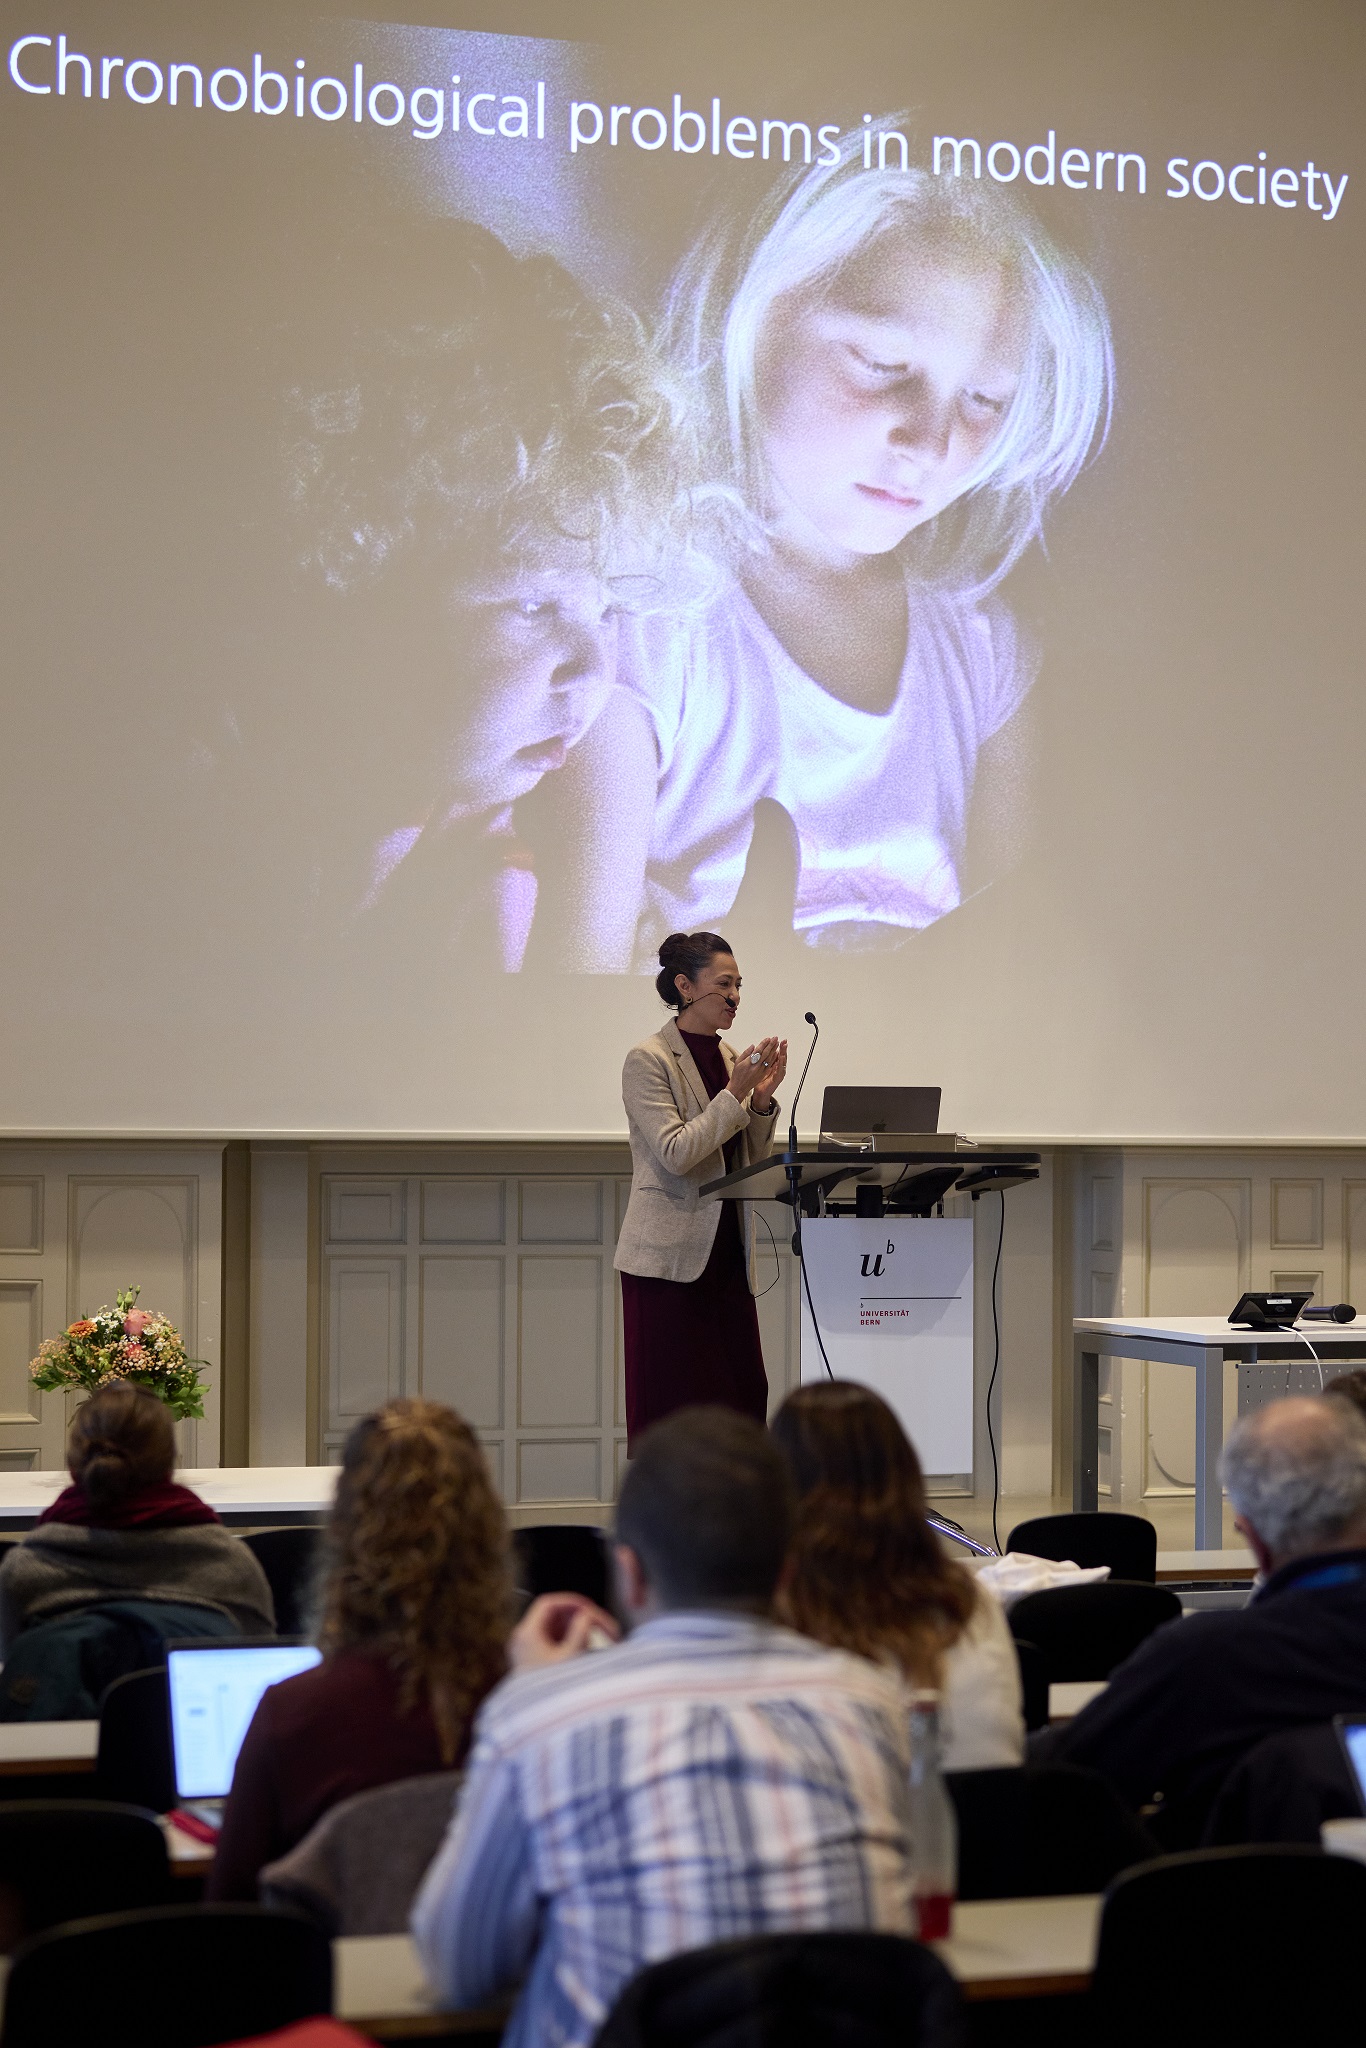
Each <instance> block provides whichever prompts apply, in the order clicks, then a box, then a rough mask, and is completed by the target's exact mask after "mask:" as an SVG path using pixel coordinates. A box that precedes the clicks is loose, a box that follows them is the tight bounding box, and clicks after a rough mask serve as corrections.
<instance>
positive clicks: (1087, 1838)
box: [944, 1764, 1160, 1899]
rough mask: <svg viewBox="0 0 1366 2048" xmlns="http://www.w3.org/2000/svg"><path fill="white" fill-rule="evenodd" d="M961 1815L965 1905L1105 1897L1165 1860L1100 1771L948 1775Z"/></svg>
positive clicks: (1035, 1769)
mask: <svg viewBox="0 0 1366 2048" xmlns="http://www.w3.org/2000/svg"><path fill="white" fill-rule="evenodd" d="M944 1782H945V1784H946V1785H947V1786H948V1788H949V1796H950V1797H951V1798H952V1800H953V1805H954V1811H955V1813H956V1814H957V1816H958V1896H959V1898H960V1899H1046V1898H1064V1897H1067V1896H1068V1895H1069V1894H1072V1893H1078V1892H1102V1891H1104V1889H1105V1887H1106V1885H1107V1884H1109V1883H1110V1881H1111V1879H1112V1878H1115V1877H1118V1875H1119V1873H1120V1871H1121V1870H1128V1869H1130V1868H1131V1866H1132V1865H1133V1864H1135V1863H1146V1862H1147V1861H1148V1860H1149V1859H1150V1858H1151V1857H1153V1856H1156V1855H1158V1854H1159V1853H1160V1851H1159V1848H1158V1844H1157V1843H1156V1842H1155V1841H1154V1840H1153V1838H1152V1836H1151V1835H1150V1834H1149V1833H1148V1830H1147V1829H1146V1828H1145V1827H1144V1825H1143V1823H1142V1821H1140V1820H1138V1819H1137V1818H1136V1817H1135V1816H1134V1815H1133V1814H1132V1813H1131V1812H1130V1811H1129V1809H1128V1807H1127V1806H1126V1805H1125V1804H1124V1801H1123V1800H1122V1799H1121V1798H1120V1796H1119V1794H1118V1792H1116V1791H1115V1789H1114V1787H1113V1785H1111V1784H1110V1783H1109V1782H1108V1780H1107V1779H1105V1778H1102V1777H1101V1776H1100V1774H1099V1772H1098V1771H1085V1770H1080V1769H1078V1768H1077V1767H1076V1766H1075V1765H1071V1764H1024V1765H1016V1766H1014V1767H1013V1768H1007V1769H1002V1770H991V1771H949V1772H946V1774H945V1780H944Z"/></svg>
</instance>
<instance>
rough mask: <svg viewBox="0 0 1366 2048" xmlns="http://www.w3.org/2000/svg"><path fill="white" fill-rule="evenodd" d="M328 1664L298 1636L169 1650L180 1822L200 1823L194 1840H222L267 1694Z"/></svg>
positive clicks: (209, 1641)
mask: <svg viewBox="0 0 1366 2048" xmlns="http://www.w3.org/2000/svg"><path fill="white" fill-rule="evenodd" d="M321 1661H322V1652H321V1651H320V1650H317V1649H315V1648H314V1646H313V1644H312V1643H306V1642H304V1641H302V1640H301V1638H299V1637H297V1636H296V1637H293V1638H290V1637H285V1638H281V1637H279V1636H269V1637H260V1638H257V1639H252V1638H248V1639H245V1640H244V1639H243V1638H242V1637H241V1636H237V1637H233V1638H229V1639H227V1640H224V1639H223V1638H222V1637H221V1636H220V1637H216V1638H213V1637H209V1638H203V1639H198V1640H192V1641H189V1642H179V1643H172V1644H170V1646H169V1648H168V1650H167V1653H166V1672H167V1679H168V1683H169V1690H170V1701H171V1746H172V1750H173V1752H174V1756H175V1786H176V1798H177V1799H178V1800H179V1802H180V1804H179V1807H178V1808H177V1818H185V1819H188V1820H189V1821H190V1822H192V1823H194V1824H195V1825H194V1826H193V1827H192V1829H191V1832H192V1833H195V1834H201V1832H202V1834H203V1835H204V1836H205V1837H208V1838H211V1837H212V1836H213V1835H216V1834H217V1832H218V1828H219V1826H220V1824H221V1821H222V1818H223V1802H224V1800H225V1799H226V1798H227V1796H228V1793H229V1791H230V1790H231V1787H232V1774H233V1767H234V1766H235V1764H236V1762H237V1752H238V1750H239V1749H240V1748H241V1747H242V1738H243V1737H244V1736H245V1734H246V1732H247V1729H248V1727H249V1726H250V1724H251V1717H252V1715H253V1714H254V1713H255V1712H256V1708H257V1705H258V1703H259V1701H260V1698H261V1695H262V1693H263V1692H264V1691H265V1690H266V1688H267V1686H271V1685H278V1684H279V1682H280V1680H281V1679H284V1678H293V1677H294V1676H295V1674H296V1673H297V1672H300V1671H310V1670H311V1669H312V1668H313V1666H314V1665H315V1664H318V1663H321Z"/></svg>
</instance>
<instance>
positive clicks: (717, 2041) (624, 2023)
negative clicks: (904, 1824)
mask: <svg viewBox="0 0 1366 2048" xmlns="http://www.w3.org/2000/svg"><path fill="white" fill-rule="evenodd" d="M961 2029H962V2008H961V2003H960V1999H959V1992H958V1987H957V1985H956V1984H955V1983H954V1980H953V1978H952V1977H951V1976H950V1975H949V1972H948V1971H947V1970H946V1969H945V1967H944V1965H943V1964H942V1963H941V1962H940V1960H939V1958H938V1956H936V1955H933V1954H932V1953H931V1951H930V1950H929V1949H927V1948H922V1947H921V1946H920V1944H919V1943H918V1942H914V1941H908V1940H907V1939H906V1938H905V1936H903V1935H900V1934H761V1935H755V1936H754V1937H753V1938H752V1939H750V1940H748V1941H726V1942H720V1943H718V1944H717V1945H716V1946H714V1947H712V1948H703V1949H693V1950H691V1951H689V1952H688V1953H687V1954H686V1955H679V1956H671V1957H670V1958H669V1960H668V1961H667V1962H663V1963H655V1964H653V1965H652V1966H651V1967H650V1968H649V1969H648V1970H642V1972H641V1973H640V1975H639V1976H638V1977H636V1978H635V1979H633V1981H632V1982H631V1983H630V1984H628V1985H627V1987H626V1989H625V1990H624V1991H623V1992H622V1994H621V1996H620V1998H619V1999H618V2000H617V2002H616V2004H615V2006H614V2007H613V2008H612V2011H611V2012H610V2013H609V2014H608V2016H607V2019H606V2021H605V2022H604V2023H603V2026H602V2028H601V2029H600V2031H599V2033H598V2035H597V2038H596V2040H595V2043H594V2048H740V2044H742V2043H750V2042H754V2043H756V2044H757V2043H760V2042H770V2041H772V2042H781V2043H783V2048H893V2044H895V2048H959V2043H960V2042H961V2039H962V2031H961Z"/></svg>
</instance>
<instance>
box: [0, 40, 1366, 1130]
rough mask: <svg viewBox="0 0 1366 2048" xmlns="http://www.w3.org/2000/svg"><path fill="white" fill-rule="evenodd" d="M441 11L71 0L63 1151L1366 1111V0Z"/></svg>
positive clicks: (46, 1048) (30, 643) (29, 847)
mask: <svg viewBox="0 0 1366 2048" xmlns="http://www.w3.org/2000/svg"><path fill="white" fill-rule="evenodd" d="M410 4H411V0H410ZM428 12H429V15H430V16H431V17H435V18H430V19H429V20H428V21H427V22H426V23H424V24H411V23H405V22H402V21H400V20H396V19H395V20H379V19H361V18H348V17H345V16H340V15H338V16H328V17H324V16H321V15H319V14H317V13H315V12H312V11H308V10H305V9H303V8H301V7H298V6H295V5H294V4H293V0H283V4H277V5H274V6H272V7H269V8H261V9H257V10H253V9H251V8H248V7H218V8H205V7H196V6H191V5H188V4H183V5H179V6H177V5H171V4H167V5H154V4H151V0H101V4H100V5H98V6H96V5H94V4H91V0H64V5H63V6H62V8H60V9H53V8H51V7H49V5H48V0H23V4H11V5H10V6H8V7H7V8H6V10H5V22H6V41H5V64H6V68H5V72H4V74H3V78H0V93H2V95H3V97H2V99H0V107H2V110H3V128H2V129H0V151H2V152H3V155H2V158H0V161H2V162H3V176H4V189H5V192H6V194H7V200H8V203H7V205H6V207H5V211H4V219H3V226H2V227H0V234H3V238H4V250H5V254H4V265H5V269H4V275H5V292H4V302H3V309H2V310H0V324H2V325H3V333H4V342H5V375H4V393H3V401H2V402H3V406H4V415H5V444H6V454H7V459H6V463H5V475H4V499H5V541H4V547H3V554H2V555H0V562H2V564H3V576H4V620H5V671H6V677H5V698H4V702H5V711H4V728H3V732H4V738H3V768H2V771H0V772H2V774H3V812H2V813H0V830H2V831H3V836H4V862H5V888H4V913H3V914H4V941H3V946H4V951H3V958H4V978H3V979H4V985H3V994H2V995H0V1012H2V1015H3V1026H2V1028H3V1053H2V1054H0V1058H2V1059H3V1072H4V1076H5V1086H4V1094H5V1101H4V1106H3V1117H2V1119H0V1121H2V1122H3V1128H4V1129H5V1130H6V1131H10V1132H16V1133H18V1132H26V1133H59V1132H67V1131H81V1132H96V1133H97V1132H101V1131H119V1132H147V1133H160V1132H186V1133H189V1132H196V1133H197V1132H212V1133H218V1134H232V1133H236V1132H246V1133H257V1134H264V1135H269V1134H272V1133H315V1134H319V1135H327V1134H361V1135H363V1134H367V1133H372V1134H385V1135H388V1134H395V1135H400V1134H414V1135H428V1134H430V1135H473V1134H508V1135H513V1134H533V1135H555V1134H570V1135H583V1134H593V1133H609V1132H618V1131H620V1130H621V1129H622V1128H623V1123H624V1119H623V1115H622V1111H621V1106H620V1098H619V1092H618V1084H619V1074H620V1065H621V1059H622V1056H623V1054H624V1052H625V1050H626V1048H627V1047H628V1046H629V1045H630V1044H632V1043H633V1042H635V1041H636V1040H638V1039H639V1038H641V1037H643V1036H645V1035H646V1034H647V1033H648V1032H650V1031H651V1030H653V1029H655V1028H657V1025H658V1022H659V1021H660V1018H661V1016H662V1014H663V1012H662V1010H661V1007H660V1004H659V1002H658V1000H657V998H656V996H655V993H654V990H653V988H652V985H651V976H652V973H653V971H654V967H655V955H656V952H657V948H658V945H659V942H660V940H661V938H662V937H663V936H664V935H665V934H667V933H668V932H670V931H674V930H697V929H705V930H711V931H717V932H719V933H721V934H722V935H723V936H724V937H725V938H727V939H728V940H729V942H730V943H731V945H732V947H733V948H734V950H735V952H736V954H737V956H738V958H739V961H740V965H741V969H742V971H743V973H744V976H745V987H746V1001H745V1005H744V1009H743V1012H742V1016H741V1019H740V1024H739V1027H738V1028H739V1032H740V1037H741V1040H742V1041H744V1040H745V1039H746V1037H747V1036H758V1035H759V1034H760V1033H762V1032H767V1031H777V1032H782V1033H785V1034H788V1035H790V1036H791V1037H792V1038H793V1040H794V1042H798V1041H800V1040H801V1039H802V1037H803V1033H804V1027H802V1025H801V1022H800V1020H801V1016H802V1013H803V1011H805V1010H806V1009H808V1008H811V1009H813V1010H814V1011H815V1012H816V1013H817V1014H818V1015H819V1017H820V1020H821V1026H822V1042H821V1053H820V1063H819V1065H818V1067H817V1070H816V1072H815V1074H814V1076H813V1080H814V1083H815V1084H816V1086H817V1087H818V1086H819V1085H820V1084H821V1083H822V1082H823V1081H835V1082H844V1083H861V1082H888V1083H889V1082H897V1083H939V1084H941V1085H942V1087H943V1090H944V1122H945V1124H946V1126H949V1127H952V1128H955V1129H958V1130H962V1131H970V1132H973V1133H975V1134H978V1135H982V1136H986V1135H1000V1136H1019V1137H1032V1138H1038V1139H1044V1140H1047V1139H1050V1138H1055V1139H1066V1138H1070V1137H1083V1138H1084V1137H1091V1138H1097V1137H1106V1136H1116V1137H1125V1138H1131V1139H1141V1138H1143V1137H1145V1136H1151V1137H1154V1138H1156V1137H1162V1138H1171V1137H1175V1138H1182V1137H1189V1138H1210V1139H1220V1138H1228V1139H1256V1138H1260V1137H1266V1138H1275V1137H1300V1138H1307V1139H1313V1138H1330V1139H1333V1138H1353V1137H1354V1138H1356V1139H1358V1140H1362V1139H1366V1069H1364V1068H1363V1062H1362V1061H1361V1059H1360V1057H1359V1054H1358V1044H1357V1028H1356V1027H1357V1020H1358V1018H1359V1017H1360V1015H1361V1013H1362V1006H1363V1005H1362V999H1363V994H1364V993H1366V991H1364V990H1363V970H1362V961H1361V956H1360V950H1359V902H1360V896H1361V871H1362V855H1361V845H1362V833H1361V827H1360V821H1359V804H1360V800H1361V792H1362V789H1363V786H1366V784H1364V781H1363V777H1364V775H1366V721H1364V719H1363V711H1362V703H1361V668H1362V662H1361V656H1360V653H1359V639H1360V627H1359V622H1358V619H1357V611H1358V603H1359V598H1360V587H1361V560H1362V538H1363V518H1362V512H1361V489H1360V481H1361V471H1362V462H1363V433H1362V419H1363V401H1362V396H1361V376H1360V356H1361V336H1362V333H1363V330H1364V328H1366V319H1364V315H1366V307H1364V306H1363V283H1364V282H1366V267H1364V266H1363V241H1362V226H1361V223H1362V221H1363V219H1366V212H1364V211H1363V206H1364V205H1366V185H1363V182H1362V176H1363V174H1362V173H1361V172H1360V168H1359V161H1358V148H1357V138H1358V137H1359V134H1360V113H1359V94H1360V79H1361V77H1362V65H1363V55H1364V54H1366V52H1364V51H1363V41H1364V40H1366V38H1364V36H1363V17H1362V13H1361V10H1360V8H1359V7H1358V6H1357V5H1356V4H1354V0H1295V4H1293V5H1291V4H1283V5H1281V4H1268V0H1205V4H1202V5H1200V6H1196V7H1192V6H1190V5H1188V4H1182V5H1177V4H1160V0H1159V4H1154V0H1148V4H1144V5H1142V6H1139V5H1136V4H1132V0H1130V4H1126V5H1118V4H1113V0H1100V4H1097V0H1058V4H1053V5H1042V4H1032V5H1031V4H1011V0H896V4H893V0H845V4H844V5H843V6H841V7H839V8H831V7H824V6H823V7H817V6H814V5H809V4H789V5H785V6H782V7H778V6H776V5H775V6H768V5H759V4H751V5H745V4H743V0H740V4H734V5H731V6H729V7H722V6H720V5H712V4H708V5H703V6H692V7H687V8H680V9H678V10H676V11H675V10H669V9H666V8H664V7H662V6H654V7H650V8H647V9H644V10H642V9H640V8H639V7H628V6H627V5H625V4H624V0H622V4H621V5H619V6H616V5H612V4H605V5H595V6H592V7H590V6H588V5H586V4H585V5H583V6H581V7H578V8H576V7H575V6H573V5H570V4H564V5H560V6H557V7H554V8H550V7H547V6H544V5H538V4H535V0H527V4H526V5H525V6H521V7H519V6H518V5H517V4H515V0H498V4H497V5H486V6H484V7H483V8H481V9H479V10H474V9H469V10H465V9H462V8H461V7H459V6H457V5H454V4H434V5H432V6H431V7H430V8H429V10H428ZM495 31H496V32H495ZM816 1100H818V1096H817V1095H815V1093H814V1091H813V1098H812V1107H813V1109H814V1104H815V1101H816ZM804 1121H806V1119H805V1118H804Z"/></svg>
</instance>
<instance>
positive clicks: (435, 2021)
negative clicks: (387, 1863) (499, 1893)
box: [332, 1895, 1100, 2038]
mask: <svg viewBox="0 0 1366 2048" xmlns="http://www.w3.org/2000/svg"><path fill="white" fill-rule="evenodd" d="M1099 1925H1100V1899H1099V1898H1098V1897H1094V1896H1090V1895H1088V1896H1085V1897H1078V1898H1065V1899H975V1900H973V1901H971V1902H970V1903H968V1904H966V1905H961V1904H960V1905H957V1906H955V1907H954V1911H953V1933H952V1934H951V1935H950V1936H949V1937H948V1939H947V1940H946V1941H936V1942H934V1943H933V1944H932V1946H933V1948H934V1950H935V1953H936V1954H937V1955H939V1956H941V1957H942V1958H943V1960H944V1962H945V1963H947V1965H948V1967H949V1968H950V1969H951V1970H952V1972H953V1974H954V1976H955V1977H956V1978H957V1979H958V1981H959V1983H960V1984H961V1986H962V1988H963V1996H964V1997H965V1998H967V1999H971V2000H977V1999H988V1998H1044V1997H1048V1996H1050V1995H1052V1994H1054V1993H1057V1992H1080V1991H1085V1989H1086V1987H1087V1985H1088V1984H1089V1983H1090V1981H1091V1971H1092V1969H1093V1967H1094V1965H1095V1957H1096V1936H1097V1930H1098V1928H1099ZM332 1957H333V1963H334V1965H335V1971H336V1976H335V1989H334V1992H333V2011H334V2013H335V2015H336V2017H337V2018H338V2019H339V2020H345V2021H346V2022H347V2023H348V2024H349V2025H350V2026H353V2027H355V2028H356V2029H357V2031H358V2032H360V2033H367V2032H368V2033H374V2034H383V2035H384V2036H385V2037H386V2038H392V2037H393V2036H394V2035H397V2034H424V2033H427V2034H434V2033H444V2032H452V2033H475V2032H479V2031H482V2030H483V2029H486V2028H493V2027H496V2026H499V2025H500V2024H501V2023H502V2020H503V2019H504V2018H505V2017H506V2014H507V2012H508V2010H509V2006H508V2004H502V2005H498V2006H490V2007H487V2008H485V2009H483V2010H482V2011H479V2012H469V2013H458V2014H455V2015H451V2014H449V2013H445V2014H443V2013H442V2012H441V2011H440V2009H439V2007H438V2006H437V2005H436V2002H435V2000H434V1998H433V1996H432V1993H431V1991H430V1990H429V1989H428V1987H427V1983H426V1980H425V1978H424V1977H423V1974H422V1966H421V1964H420V1963H419V1962H418V1959H417V1951H416V1949H415V1948H414V1946H413V1943H412V1941H411V1939H410V1938H409V1936H408V1935H406V1934H367V1935H352V1936H348V1937H344V1938H343V1939H342V1940H340V1941H335V1942H333V1944H332Z"/></svg>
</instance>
